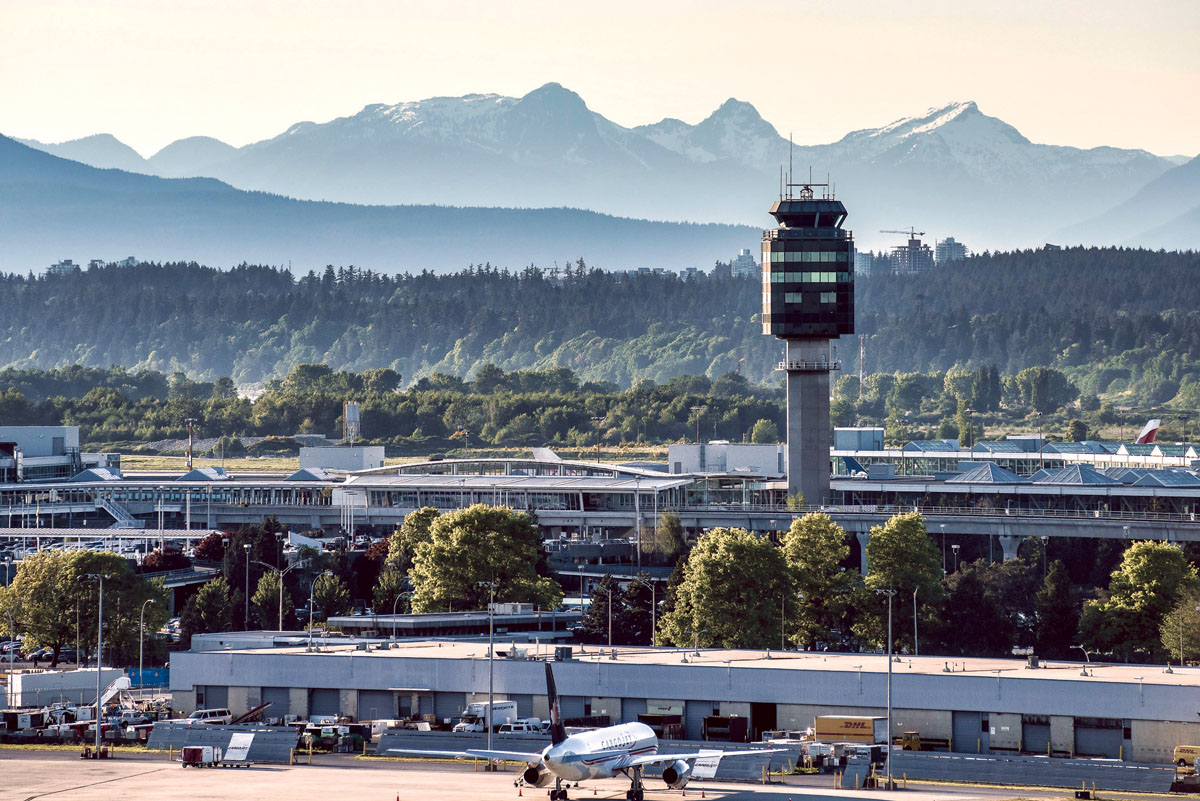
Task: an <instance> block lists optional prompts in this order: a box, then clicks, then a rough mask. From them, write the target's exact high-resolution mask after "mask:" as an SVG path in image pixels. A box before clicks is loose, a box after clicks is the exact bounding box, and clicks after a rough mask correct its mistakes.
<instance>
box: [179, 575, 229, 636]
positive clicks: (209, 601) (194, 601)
mask: <svg viewBox="0 0 1200 801" xmlns="http://www.w3.org/2000/svg"><path fill="white" fill-rule="evenodd" d="M230 594H231V593H230V589H229V582H228V581H226V580H225V577H224V576H217V577H216V578H215V579H213V580H212V581H209V582H206V583H205V584H204V585H203V586H202V587H200V589H199V590H197V591H196V594H195V595H193V596H192V597H191V599H190V600H188V602H187V605H186V606H184V608H183V612H182V614H180V616H179V632H180V635H181V636H180V638H181V639H182V640H183V643H184V645H186V646H187V647H188V648H191V643H192V635H193V634H205V633H208V632H212V631H231V630H232V629H233V603H232V600H231V598H230Z"/></svg>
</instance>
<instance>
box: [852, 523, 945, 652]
mask: <svg viewBox="0 0 1200 801" xmlns="http://www.w3.org/2000/svg"><path fill="white" fill-rule="evenodd" d="M867 568H868V570H867V575H866V577H865V578H864V580H863V588H862V590H860V591H859V593H858V597H857V598H856V601H855V607H856V609H857V620H856V621H855V623H854V625H853V627H852V629H853V631H854V634H855V636H856V637H858V638H859V639H860V640H862V641H864V642H866V643H869V644H870V645H872V646H875V647H883V646H886V644H887V603H886V598H882V597H880V595H879V594H877V593H876V592H875V591H876V590H886V589H892V590H896V593H897V594H896V596H895V599H894V602H895V603H896V606H895V607H894V609H903V608H904V606H905V603H906V601H908V602H911V598H912V594H913V590H916V591H917V599H918V605H919V608H920V609H921V610H923V614H922V615H921V616H922V618H923V622H924V624H925V625H924V626H922V627H921V628H923V629H924V630H925V631H929V630H930V629H931V628H932V626H933V625H934V624H935V623H936V622H937V621H938V620H939V612H940V610H941V606H942V602H943V600H944V598H945V591H944V589H943V587H942V583H941V576H942V559H941V556H940V555H939V554H938V549H937V546H936V545H935V544H934V542H933V540H931V539H930V538H929V535H928V534H926V532H925V518H923V517H921V515H920V514H919V513H917V512H910V513H908V514H902V515H896V516H895V517H893V518H892V519H890V520H888V522H887V523H885V524H884V525H882V526H874V527H872V528H871V532H870V539H868V541H867ZM901 615H903V613H901ZM901 619H903V618H902V617H901ZM892 633H893V637H894V639H895V644H896V646H895V647H900V646H904V645H907V646H910V647H911V646H912V645H913V642H912V636H911V631H910V628H909V627H908V626H904V625H895V623H893V627H892Z"/></svg>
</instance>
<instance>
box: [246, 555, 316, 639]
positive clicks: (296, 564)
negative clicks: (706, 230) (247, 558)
mask: <svg viewBox="0 0 1200 801" xmlns="http://www.w3.org/2000/svg"><path fill="white" fill-rule="evenodd" d="M307 563H308V560H307V559H301V560H300V561H299V562H293V563H292V564H290V565H288V566H287V567H286V568H284V569H283V570H280V569H279V568H277V567H275V565H269V564H267V563H266V562H264V561H262V560H261V559H255V560H254V564H256V565H262V566H263V567H265V568H266V569H267V570H274V571H275V575H277V576H279V630H280V631H283V577H284V576H286V575H287V574H288V573H290V572H292V571H293V570H295V569H296V568H298V567H300V566H301V565H303V564H307Z"/></svg>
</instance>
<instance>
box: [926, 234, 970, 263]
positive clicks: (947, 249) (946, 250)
mask: <svg viewBox="0 0 1200 801" xmlns="http://www.w3.org/2000/svg"><path fill="white" fill-rule="evenodd" d="M933 255H934V258H935V260H936V261H937V263H938V264H945V263H946V262H948V261H962V260H963V259H965V258H966V257H967V246H966V245H964V244H963V243H962V242H958V241H956V240H955V239H954V237H952V236H948V237H946V238H945V239H943V240H942V241H941V242H938V243H937V247H935V248H934V254H933Z"/></svg>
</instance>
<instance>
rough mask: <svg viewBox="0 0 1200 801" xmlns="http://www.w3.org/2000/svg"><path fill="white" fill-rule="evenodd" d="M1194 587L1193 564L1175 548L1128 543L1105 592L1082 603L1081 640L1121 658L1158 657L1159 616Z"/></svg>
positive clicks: (1159, 642) (1149, 543) (1195, 579)
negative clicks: (1101, 595) (1094, 598)
mask: <svg viewBox="0 0 1200 801" xmlns="http://www.w3.org/2000/svg"><path fill="white" fill-rule="evenodd" d="M1196 587H1197V576H1196V568H1195V567H1193V566H1192V565H1191V564H1190V563H1189V562H1188V560H1187V556H1185V555H1184V553H1183V551H1182V550H1181V549H1180V548H1179V547H1178V546H1175V545H1170V544H1167V543H1163V542H1149V541H1144V542H1135V543H1133V544H1132V545H1130V546H1129V547H1128V548H1127V549H1126V550H1125V555H1124V557H1123V558H1122V559H1121V564H1120V565H1118V566H1117V569H1116V570H1114V571H1113V572H1112V575H1111V576H1110V578H1109V583H1108V592H1107V594H1106V596H1105V597H1102V598H1098V599H1096V600H1094V601H1089V602H1088V603H1087V604H1085V605H1084V607H1083V616H1082V618H1081V620H1080V632H1081V634H1082V638H1083V641H1084V644H1085V645H1087V646H1089V647H1091V648H1095V649H1097V650H1102V651H1106V652H1109V653H1113V654H1116V655H1117V656H1119V657H1121V658H1123V659H1133V658H1135V657H1139V658H1142V659H1154V658H1156V657H1158V656H1159V655H1161V653H1162V649H1161V646H1162V642H1161V640H1160V638H1159V628H1160V626H1161V624H1162V620H1163V617H1165V616H1166V614H1167V612H1168V611H1170V609H1171V608H1172V607H1173V606H1174V605H1175V604H1176V603H1178V602H1179V599H1180V598H1181V597H1183V596H1184V595H1186V594H1187V593H1190V592H1192V591H1194V590H1195V589H1196Z"/></svg>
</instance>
